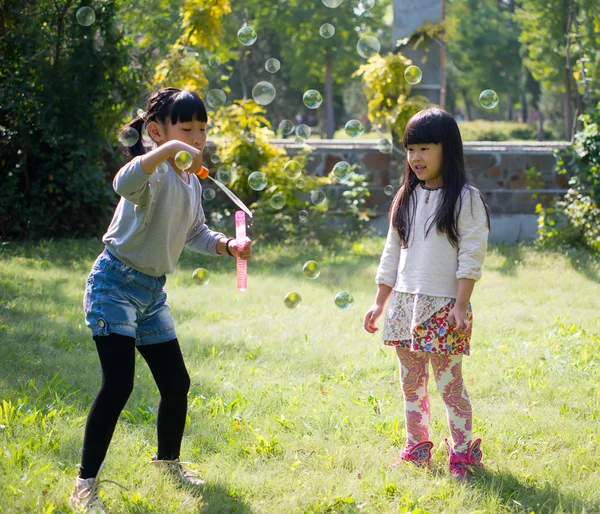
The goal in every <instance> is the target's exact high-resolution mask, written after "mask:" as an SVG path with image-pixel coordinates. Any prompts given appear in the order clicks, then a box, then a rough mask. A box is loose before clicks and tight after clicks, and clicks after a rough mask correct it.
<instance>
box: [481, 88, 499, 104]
mask: <svg viewBox="0 0 600 514" xmlns="http://www.w3.org/2000/svg"><path fill="white" fill-rule="evenodd" d="M499 101H500V99H499V98H498V94H497V93H496V91H494V90H492V89H486V90H485V91H482V92H481V94H480V95H479V103H480V104H481V105H482V106H483V107H485V108H486V109H493V108H494V107H496V106H497V105H498V102H499Z"/></svg>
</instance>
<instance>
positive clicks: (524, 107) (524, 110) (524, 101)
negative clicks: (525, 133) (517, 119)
mask: <svg viewBox="0 0 600 514" xmlns="http://www.w3.org/2000/svg"><path fill="white" fill-rule="evenodd" d="M521 118H522V119H523V123H527V122H528V121H529V112H527V95H526V94H525V91H524V90H523V91H521Z"/></svg>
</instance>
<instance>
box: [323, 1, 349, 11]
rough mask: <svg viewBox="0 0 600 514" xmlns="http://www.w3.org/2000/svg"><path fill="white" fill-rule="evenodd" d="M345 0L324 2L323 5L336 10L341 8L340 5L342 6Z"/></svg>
mask: <svg viewBox="0 0 600 514" xmlns="http://www.w3.org/2000/svg"><path fill="white" fill-rule="evenodd" d="M343 1H344V0H322V2H323V5H324V6H325V7H329V8H330V9H335V8H336V7H339V6H340V5H342V2H343Z"/></svg>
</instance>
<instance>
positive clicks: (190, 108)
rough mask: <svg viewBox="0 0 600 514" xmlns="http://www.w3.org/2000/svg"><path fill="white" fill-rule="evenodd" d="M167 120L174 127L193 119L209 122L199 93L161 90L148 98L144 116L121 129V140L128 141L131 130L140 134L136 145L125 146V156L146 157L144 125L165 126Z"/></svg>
mask: <svg viewBox="0 0 600 514" xmlns="http://www.w3.org/2000/svg"><path fill="white" fill-rule="evenodd" d="M167 118H169V119H170V120H171V124H172V125H175V124H176V123H177V122H179V121H181V122H183V123H185V122H187V121H192V120H193V119H196V120H197V121H201V122H204V123H206V122H207V121H208V115H207V114H206V107H205V106H204V102H203V101H202V99H201V98H200V97H199V96H198V94H197V93H195V92H194V91H187V90H185V89H184V90H182V89H177V88H175V87H167V88H164V89H161V90H160V91H158V92H157V93H154V94H153V95H151V96H150V98H148V103H147V104H146V112H145V113H144V114H143V116H137V117H136V118H134V119H133V120H131V121H130V122H129V123H128V124H127V125H125V126H124V127H123V128H122V129H121V133H120V134H121V135H120V136H119V139H120V140H125V139H127V137H126V136H127V132H131V130H130V129H135V130H136V131H137V134H138V139H137V142H136V143H135V144H134V145H132V146H126V145H123V151H124V153H125V155H128V156H129V157H135V156H137V155H144V154H145V153H146V149H145V148H144V143H143V141H142V129H143V128H144V125H145V124H148V123H150V122H151V121H158V122H160V123H161V124H163V125H164V124H165V123H166V121H167Z"/></svg>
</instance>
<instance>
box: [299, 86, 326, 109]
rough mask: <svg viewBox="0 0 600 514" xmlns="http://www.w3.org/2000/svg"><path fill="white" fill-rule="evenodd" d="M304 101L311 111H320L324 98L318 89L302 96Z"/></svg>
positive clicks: (310, 90)
mask: <svg viewBox="0 0 600 514" xmlns="http://www.w3.org/2000/svg"><path fill="white" fill-rule="evenodd" d="M302 101H303V102H304V105H306V107H308V108H309V109H318V108H319V107H321V104H322V103H323V97H322V96H321V93H319V92H318V91H317V90H316V89H309V90H308V91H306V93H304V95H302Z"/></svg>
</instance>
